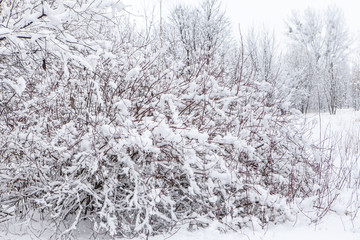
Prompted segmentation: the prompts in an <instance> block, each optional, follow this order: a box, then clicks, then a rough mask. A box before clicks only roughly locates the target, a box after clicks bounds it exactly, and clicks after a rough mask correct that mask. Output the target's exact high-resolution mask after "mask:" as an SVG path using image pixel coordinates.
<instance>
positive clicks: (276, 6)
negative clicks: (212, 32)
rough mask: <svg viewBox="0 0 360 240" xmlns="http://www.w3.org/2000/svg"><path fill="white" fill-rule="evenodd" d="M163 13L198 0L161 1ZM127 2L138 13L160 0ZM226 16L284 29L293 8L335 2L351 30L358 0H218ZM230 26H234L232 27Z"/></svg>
mask: <svg viewBox="0 0 360 240" xmlns="http://www.w3.org/2000/svg"><path fill="white" fill-rule="evenodd" d="M162 1H163V12H164V15H166V13H167V12H168V10H169V9H171V8H172V7H173V6H175V5H176V4H178V3H183V4H189V5H199V3H200V2H201V0H162ZM123 2H124V3H125V4H128V5H131V6H132V7H129V8H128V9H129V11H131V12H133V13H136V14H138V15H142V13H141V11H142V9H143V8H144V6H145V7H147V8H151V7H152V6H154V5H159V2H160V0H123ZM221 2H222V5H223V7H224V8H225V9H226V12H227V15H228V16H229V18H230V19H231V21H232V23H233V25H234V26H235V27H236V28H237V25H238V23H240V25H241V27H242V28H243V29H246V28H248V27H249V26H262V25H264V26H265V27H267V28H270V29H271V28H275V29H276V30H277V31H278V30H279V28H284V20H285V19H286V18H287V16H289V15H290V14H291V11H292V10H293V9H299V10H303V9H305V8H307V7H313V8H317V9H325V8H326V7H327V6H328V5H331V4H335V5H336V6H338V7H339V8H341V9H342V10H343V12H344V15H345V18H346V22H347V25H348V27H349V28H350V30H351V31H352V32H354V33H355V32H358V31H360V7H359V6H360V2H359V1H358V0H221ZM235 27H234V28H235Z"/></svg>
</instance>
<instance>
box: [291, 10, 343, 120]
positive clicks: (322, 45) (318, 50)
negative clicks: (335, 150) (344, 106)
mask: <svg viewBox="0 0 360 240" xmlns="http://www.w3.org/2000/svg"><path fill="white" fill-rule="evenodd" d="M287 24H288V33H287V35H288V36H289V38H290V39H291V43H290V45H289V49H290V50H289V53H288V55H289V58H291V59H289V60H288V62H289V72H290V73H291V75H292V77H291V81H290V83H289V85H290V86H291V88H293V89H296V90H295V91H294V95H293V96H294V101H293V102H294V103H295V105H296V104H297V105H298V108H299V109H300V110H301V111H302V112H307V111H308V110H315V109H320V110H323V109H324V108H327V109H328V110H329V112H330V113H331V114H335V113H336V109H337V108H338V107H340V106H341V105H340V104H341V103H342V102H345V101H344V100H343V99H342V96H344V95H345V94H344V93H345V92H346V86H347V85H348V79H347V76H346V70H347V66H346V64H347V49H348V46H349V36H348V33H347V30H346V25H345V23H344V17H343V14H342V12H341V10H340V9H338V8H336V7H328V8H327V9H326V11H325V12H324V13H320V12H317V11H315V10H313V9H307V10H306V11H305V12H304V14H303V15H300V14H299V13H298V12H294V13H293V15H292V17H291V18H290V19H289V20H288V22H287ZM294 70H295V71H294Z"/></svg>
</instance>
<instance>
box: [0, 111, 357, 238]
mask: <svg viewBox="0 0 360 240" xmlns="http://www.w3.org/2000/svg"><path fill="white" fill-rule="evenodd" d="M306 123H307V124H309V125H313V126H314V128H313V132H312V138H313V141H322V142H323V146H324V147H327V146H329V145H331V146H333V148H334V149H335V151H334V156H336V162H335V164H338V165H339V166H346V167H348V168H349V169H351V171H352V175H351V177H352V178H353V179H357V177H358V176H360V171H359V170H358V169H360V168H358V167H359V166H360V160H359V161H357V159H358V158H360V141H359V140H360V112H354V111H351V110H341V111H339V112H338V114H337V115H335V116H331V115H329V114H327V113H324V114H321V115H319V114H309V115H307V116H306ZM357 186H358V188H359V187H360V186H359V185H357ZM358 188H356V181H355V182H354V180H352V181H350V183H348V184H347V185H346V186H345V187H344V190H342V191H341V192H339V194H340V195H339V197H338V198H337V199H336V203H335V204H334V205H333V207H332V208H331V210H330V211H329V213H328V214H327V215H326V216H325V217H324V218H323V219H321V221H320V222H318V223H316V224H315V223H311V221H310V219H309V218H308V217H312V216H314V213H312V212H307V213H306V215H307V216H305V214H302V213H299V214H298V215H297V216H294V219H296V220H295V221H294V222H290V223H285V224H281V225H277V226H272V225H269V226H268V227H267V228H266V229H261V228H258V229H256V228H255V229H246V230H243V231H242V232H232V233H226V234H222V233H219V231H218V230H217V224H216V223H214V224H213V225H211V226H210V227H209V228H208V229H206V230H200V231H196V232H187V231H185V230H179V231H178V232H177V233H176V234H174V235H172V236H157V237H154V238H151V239H153V240H160V239H172V240H187V239H188V240H195V239H196V240H200V239H204V240H205V239H206V240H217V239H223V240H235V239H236V240H239V239H251V240H289V239H291V240H298V239H299V240H300V239H301V240H304V239H306V240H320V239H326V240H333V239H334V240H335V239H336V240H337V239H346V240H355V239H356V240H359V239H360V189H359V190H358ZM357 198H358V200H357ZM358 212H359V213H358ZM357 213H358V215H356V214H357ZM29 224H30V223H28V224H22V226H26V225H29ZM31 224H33V223H31ZM34 226H35V224H34ZM34 228H36V227H34ZM85 232H86V230H85ZM49 237H50V235H47V234H46V232H44V234H42V235H40V236H37V235H36V234H35V233H34V232H32V231H31V230H29V228H24V227H20V226H17V225H16V224H13V225H10V226H9V225H4V223H2V224H0V239H1V240H30V239H40V240H45V239H49ZM83 239H88V237H87V238H85V237H84V238H83ZM98 239H103V238H98Z"/></svg>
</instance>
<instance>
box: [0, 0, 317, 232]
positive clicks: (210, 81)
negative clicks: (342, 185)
mask: <svg viewBox="0 0 360 240" xmlns="http://www.w3.org/2000/svg"><path fill="white" fill-rule="evenodd" d="M8 2H9V4H4V5H2V7H3V9H5V7H7V6H10V3H12V1H8ZM35 2H37V3H38V4H35ZM106 2H108V3H109V5H107V4H105V1H95V2H94V1H88V2H87V1H64V2H63V1H60V0H58V1H51V3H49V2H46V1H34V3H33V2H31V4H30V5H26V4H25V2H24V5H23V6H18V7H17V8H14V9H16V10H17V12H18V13H19V14H20V12H24V13H27V14H25V15H21V16H32V15H31V14H35V15H34V16H35V17H32V18H31V20H27V21H28V22H25V23H24V24H22V25H21V26H22V28H20V29H18V28H16V25H17V24H18V23H17V22H19V20H18V18H21V16H20V15H17V14H13V13H11V11H10V12H9V11H3V12H2V14H3V16H2V19H3V22H2V24H3V25H2V29H1V31H2V32H3V33H4V34H3V36H4V37H3V38H2V39H1V41H2V42H6V43H5V46H7V47H1V48H0V51H1V52H2V54H3V55H4V57H5V58H6V59H8V61H7V63H1V66H0V67H1V69H2V72H1V74H2V79H4V80H1V82H0V83H1V91H2V93H1V94H2V95H1V98H2V99H1V113H0V117H1V119H0V121H1V124H0V134H1V137H0V144H1V149H0V156H1V157H0V171H1V172H0V174H1V175H0V177H1V178H0V182H1V187H0V192H1V207H2V209H4V211H6V212H7V213H8V214H9V215H13V216H15V217H21V218H30V217H31V216H32V215H33V213H41V215H42V219H45V220H46V221H47V220H51V221H52V222H53V223H54V224H53V226H54V227H55V231H56V235H55V236H59V235H62V236H67V237H70V236H71V234H73V232H74V231H73V230H75V229H76V228H77V226H78V225H79V224H80V223H81V222H86V221H88V222H91V223H92V224H93V226H94V231H95V232H99V233H102V232H105V233H106V234H110V235H112V236H123V237H125V236H126V237H133V236H136V235H139V234H143V235H153V234H159V233H161V232H165V231H169V230H171V229H173V228H174V227H176V226H177V225H179V224H183V223H187V224H189V226H192V227H193V226H206V225H207V224H208V223H209V221H212V220H215V219H216V220H218V221H220V222H223V223H224V224H226V225H224V226H230V227H231V228H236V227H243V226H246V225H247V224H250V223H251V221H254V219H256V221H259V223H261V224H265V223H267V222H270V221H272V222H279V221H285V220H286V219H287V218H288V216H287V215H286V213H287V211H288V209H287V205H286V203H287V202H291V201H292V200H293V199H295V198H297V197H300V198H304V197H306V196H308V195H309V194H311V187H312V176H313V174H312V163H311V161H312V160H311V159H312V157H311V156H309V154H308V153H309V151H308V150H309V149H308V148H307V147H306V145H305V144H304V143H303V139H302V133H301V132H299V131H297V129H298V128H297V127H296V122H295V121H294V119H293V118H294V117H296V115H295V116H294V114H291V110H290V109H288V107H287V106H288V104H287V102H286V100H284V99H286V98H283V97H282V96H279V94H278V89H277V87H276V84H272V83H271V82H274V81H275V80H276V79H273V80H274V81H270V82H265V81H263V80H262V79H258V77H257V73H256V71H255V70H254V69H252V68H251V65H247V64H246V63H245V62H244V61H240V60H239V61H237V60H235V63H234V65H231V64H228V63H230V62H231V61H229V62H227V63H225V62H224V61H223V59H224V57H223V55H222V54H224V51H219V52H221V54H220V53H217V52H213V53H212V55H211V58H210V55H209V53H208V52H198V53H196V54H204V56H205V57H199V58H196V59H197V60H196V61H191V62H192V65H191V66H189V65H188V64H187V63H188V62H187V59H182V58H181V57H180V58H178V57H174V56H176V55H174V54H173V51H174V50H173V49H172V48H171V44H169V47H164V48H160V49H159V48H158V47H156V44H148V45H146V44H143V45H140V47H139V45H137V43H136V41H135V40H134V38H131V36H128V39H124V38H116V36H117V34H116V33H115V32H112V31H106V29H104V27H105V26H106V27H107V29H108V30H109V29H111V26H113V25H112V24H111V23H107V24H105V20H106V17H107V13H106V12H107V11H108V10H110V9H111V8H110V7H111V6H115V5H110V4H113V3H116V1H106ZM29 6H35V7H33V8H30V7H29ZM116 6H120V5H116ZM100 7H103V9H104V12H101V10H99V8H100ZM95 9H96V13H97V14H95V12H93V11H95ZM100 9H101V8H100ZM113 9H114V7H113ZM99 13H103V15H101V14H99ZM6 14H8V15H6ZM36 14H37V15H36ZM39 14H40V16H38V15H39ZM73 14H74V15H73ZM63 15H64V16H63ZM92 16H93V17H92ZM95 16H96V17H95ZM101 16H102V17H101ZM82 18H84V19H86V20H89V22H88V23H86V24H83V23H84V20H83V19H82ZM7 22H9V23H13V25H11V24H7V26H5V23H7ZM54 23H56V24H55V25H54ZM6 29H11V31H9V32H8V33H7V32H6V31H5V30H6ZM25 30H26V34H28V35H26V36H27V37H26V38H23V37H22V35H19V34H20V33H22V31H25ZM101 31H103V32H101ZM41 33H42V34H43V35H41V36H39V35H37V34H41ZM99 33H103V34H99ZM119 34H121V32H120V33H119ZM14 39H15V40H14ZM14 49H17V50H16V51H15V50H14ZM22 55H29V56H30V57H28V58H20V56H22ZM11 61H13V62H16V63H17V64H11V65H9V66H6V65H5V64H8V63H10V62H11ZM239 64H240V65H242V68H244V69H243V71H242V72H241V74H242V75H241V76H240V77H239V76H235V77H234V74H232V71H233V68H234V67H235V65H239ZM5 66H6V67H5ZM16 74H18V75H16ZM20 76H21V78H19V77H20ZM19 79H20V80H19ZM269 93H271V96H272V99H271V101H269V99H268V96H269Z"/></svg>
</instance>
